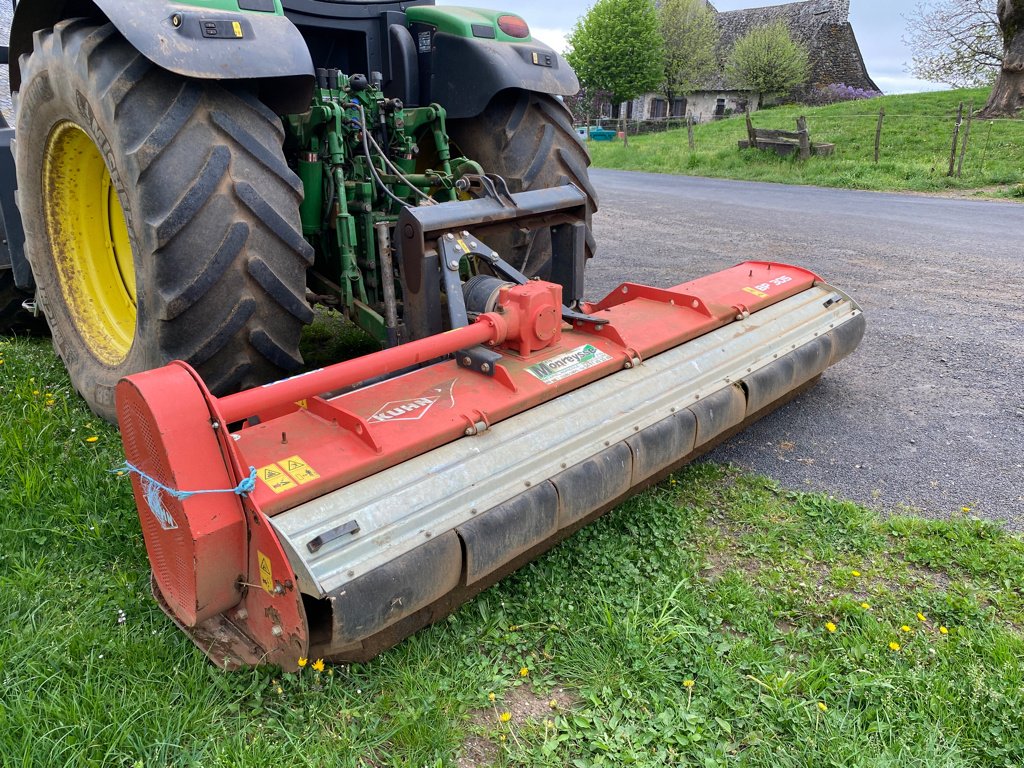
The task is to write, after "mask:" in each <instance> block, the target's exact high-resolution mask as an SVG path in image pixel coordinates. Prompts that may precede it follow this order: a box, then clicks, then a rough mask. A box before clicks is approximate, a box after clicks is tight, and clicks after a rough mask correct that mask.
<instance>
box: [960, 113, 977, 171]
mask: <svg viewBox="0 0 1024 768" xmlns="http://www.w3.org/2000/svg"><path fill="white" fill-rule="evenodd" d="M973 119H974V104H971V105H970V106H969V107H967V125H965V126H964V142H963V144H961V145H960V160H959V161H958V162H957V164H956V177H957V178H958V179H959V178H960V174H961V173H963V170H964V156H966V155H967V142H968V141H970V140H971V121H972V120H973Z"/></svg>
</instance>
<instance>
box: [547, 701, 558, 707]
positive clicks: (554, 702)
mask: <svg viewBox="0 0 1024 768" xmlns="http://www.w3.org/2000/svg"><path fill="white" fill-rule="evenodd" d="M548 706H549V707H551V709H558V700H557V699H552V700H551V701H549V702H548Z"/></svg>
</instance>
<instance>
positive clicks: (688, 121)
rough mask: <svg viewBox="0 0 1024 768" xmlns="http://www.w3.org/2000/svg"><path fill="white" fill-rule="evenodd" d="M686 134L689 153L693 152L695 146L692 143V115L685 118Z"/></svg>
mask: <svg viewBox="0 0 1024 768" xmlns="http://www.w3.org/2000/svg"><path fill="white" fill-rule="evenodd" d="M686 134H687V137H688V138H689V140H690V151H691V152H693V150H694V149H695V145H694V143H693V115H687V116H686Z"/></svg>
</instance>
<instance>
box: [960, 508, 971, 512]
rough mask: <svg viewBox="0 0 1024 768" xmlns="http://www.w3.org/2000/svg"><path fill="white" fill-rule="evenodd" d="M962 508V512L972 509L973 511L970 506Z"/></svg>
mask: <svg viewBox="0 0 1024 768" xmlns="http://www.w3.org/2000/svg"><path fill="white" fill-rule="evenodd" d="M960 510H961V511H962V512H970V511H971V508H970V507H960Z"/></svg>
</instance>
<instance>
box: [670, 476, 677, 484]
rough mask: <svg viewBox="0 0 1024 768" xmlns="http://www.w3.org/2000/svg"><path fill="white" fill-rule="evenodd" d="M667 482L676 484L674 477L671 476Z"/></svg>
mask: <svg viewBox="0 0 1024 768" xmlns="http://www.w3.org/2000/svg"><path fill="white" fill-rule="evenodd" d="M669 483H671V484H672V485H675V484H676V479H675V478H674V477H673V478H672V479H671V480H669Z"/></svg>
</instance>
